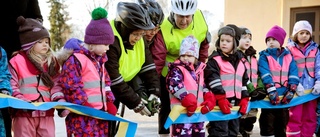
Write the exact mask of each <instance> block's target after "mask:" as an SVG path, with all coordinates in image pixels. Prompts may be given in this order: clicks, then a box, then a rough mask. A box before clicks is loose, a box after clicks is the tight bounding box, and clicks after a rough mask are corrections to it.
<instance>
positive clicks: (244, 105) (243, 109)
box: [239, 97, 249, 115]
mask: <svg viewBox="0 0 320 137" xmlns="http://www.w3.org/2000/svg"><path fill="white" fill-rule="evenodd" d="M248 102H249V97H245V98H242V99H241V100H240V103H239V106H240V109H239V113H240V114H242V115H245V114H246V113H247V109H248Z"/></svg>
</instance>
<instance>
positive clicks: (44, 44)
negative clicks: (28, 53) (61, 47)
mask: <svg viewBox="0 0 320 137" xmlns="http://www.w3.org/2000/svg"><path fill="white" fill-rule="evenodd" d="M33 50H34V51H35V52H36V53H38V54H46V53H47V52H48V51H49V50H50V45H49V38H43V39H40V40H39V41H38V42H36V43H35V44H34V45H33Z"/></svg>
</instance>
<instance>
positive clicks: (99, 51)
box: [91, 44, 109, 56]
mask: <svg viewBox="0 0 320 137" xmlns="http://www.w3.org/2000/svg"><path fill="white" fill-rule="evenodd" d="M91 47H92V52H94V54H96V55H99V56H102V55H103V54H106V52H107V51H108V50H109V45H104V44H97V45H92V46H91Z"/></svg>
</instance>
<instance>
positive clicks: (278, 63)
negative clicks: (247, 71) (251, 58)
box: [258, 25, 299, 137]
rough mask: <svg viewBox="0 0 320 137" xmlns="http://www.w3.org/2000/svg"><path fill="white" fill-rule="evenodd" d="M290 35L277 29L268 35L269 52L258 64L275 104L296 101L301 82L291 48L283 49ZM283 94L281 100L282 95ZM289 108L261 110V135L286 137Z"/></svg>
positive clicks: (262, 54)
mask: <svg viewBox="0 0 320 137" xmlns="http://www.w3.org/2000/svg"><path fill="white" fill-rule="evenodd" d="M285 37H286V32H285V30H284V29H283V28H281V27H279V26H277V25H276V26H273V27H272V28H271V29H270V30H269V31H268V33H267V35H266V39H265V42H266V44H267V46H268V48H267V49H266V50H263V51H261V52H260V57H259V61H258V70H259V76H260V77H261V79H262V82H263V84H264V85H265V87H266V90H267V94H268V97H269V99H270V103H271V104H272V105H278V104H279V103H280V102H281V103H282V104H288V103H289V102H290V101H291V99H292V98H293V96H294V94H295V92H296V88H297V85H298V83H299V77H298V68H297V65H296V63H295V61H294V60H293V57H292V56H291V54H290V52H289V50H288V49H286V48H283V47H282V45H283V42H284V39H285ZM281 95H283V98H282V100H281V101H280V99H279V96H281ZM288 118H289V111H288V108H280V109H261V115H260V119H259V124H260V135H261V136H275V137H284V136H286V125H287V123H288Z"/></svg>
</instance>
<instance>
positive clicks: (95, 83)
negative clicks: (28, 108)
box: [83, 80, 100, 89]
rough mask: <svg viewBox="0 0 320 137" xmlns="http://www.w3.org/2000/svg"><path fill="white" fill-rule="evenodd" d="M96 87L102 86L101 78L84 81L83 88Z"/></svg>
mask: <svg viewBox="0 0 320 137" xmlns="http://www.w3.org/2000/svg"><path fill="white" fill-rule="evenodd" d="M95 87H100V80H99V81H98V80H96V81H88V82H84V83H83V88H84V89H87V88H95Z"/></svg>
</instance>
